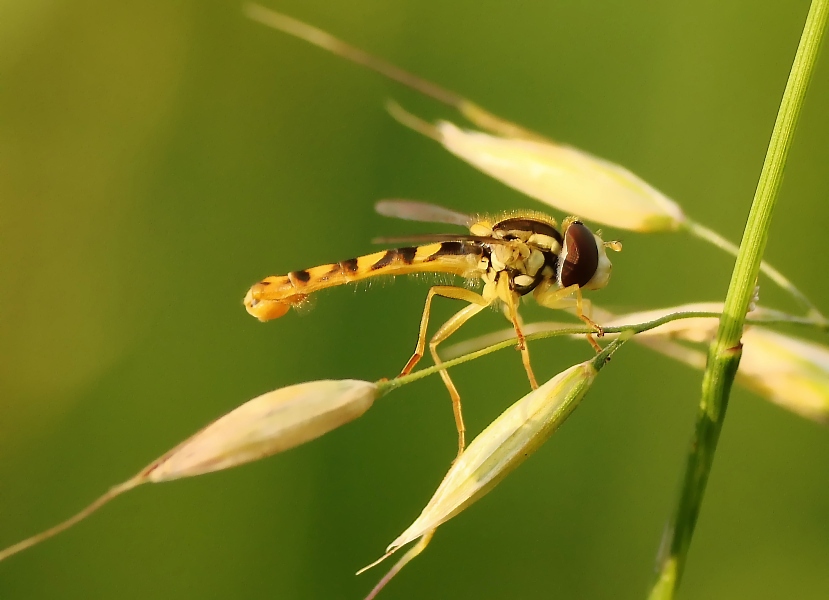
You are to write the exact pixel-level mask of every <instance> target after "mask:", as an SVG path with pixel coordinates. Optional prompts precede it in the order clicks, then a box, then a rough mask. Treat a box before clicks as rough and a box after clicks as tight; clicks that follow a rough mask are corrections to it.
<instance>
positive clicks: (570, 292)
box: [244, 200, 621, 456]
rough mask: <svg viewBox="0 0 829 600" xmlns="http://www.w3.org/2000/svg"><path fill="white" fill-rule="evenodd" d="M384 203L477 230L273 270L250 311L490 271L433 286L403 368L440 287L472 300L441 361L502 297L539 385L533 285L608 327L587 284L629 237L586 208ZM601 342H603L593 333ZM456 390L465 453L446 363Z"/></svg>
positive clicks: (270, 313) (386, 209)
mask: <svg viewBox="0 0 829 600" xmlns="http://www.w3.org/2000/svg"><path fill="white" fill-rule="evenodd" d="M376 209H377V212H378V213H380V214H381V215H384V216H388V217H395V218H400V219H407V220H414V221H427V222H432V223H443V224H449V225H460V226H463V227H467V228H468V230H469V233H468V234H454V233H449V234H437V235H424V236H415V237H408V238H397V239H385V240H381V241H383V242H386V243H398V242H400V243H403V242H409V243H418V244H420V245H417V246H406V247H400V248H393V249H390V250H384V251H380V252H375V253H374V254H367V255H365V256H360V257H358V258H351V259H348V260H343V261H340V262H336V263H331V264H327V265H321V266H318V267H313V268H310V269H303V270H301V271H292V272H290V273H288V274H287V275H277V276H271V277H267V278H265V279H263V280H262V281H260V282H259V283H256V284H254V285H253V287H251V288H250V290H249V291H248V293H247V295H246V296H245V299H244V304H245V308H246V309H247V311H248V312H249V313H250V314H251V315H253V316H254V317H256V318H258V319H259V320H260V321H269V320H271V319H276V318H278V317H281V316H283V315H284V314H285V313H287V312H288V309H290V308H291V307H297V306H300V305H302V304H303V303H304V302H305V301H306V300H307V298H308V296H309V295H310V294H313V293H314V292H316V291H318V290H322V289H325V288H329V287H334V286H337V285H342V284H345V283H352V282H356V281H360V280H363V279H366V278H369V277H375V276H380V275H405V274H410V273H449V274H452V275H458V276H460V277H464V278H466V279H470V280H479V279H480V280H481V281H482V282H483V289H482V290H481V292H480V293H478V292H475V291H473V290H471V289H467V288H464V287H458V286H452V285H436V286H433V287H432V288H430V289H429V292H428V294H427V296H426V305H425V307H424V309H423V316H422V317H421V320H420V331H419V334H418V338H417V345H416V346H415V351H414V354H413V355H412V357H411V358H410V359H409V361H408V362H407V363H406V366H405V367H404V368H403V370H402V371H401V373H400V375H399V376H403V375H406V374H408V373H410V372H411V371H412V369H414V367H415V365H417V363H418V361H419V360H420V359H421V358H422V357H423V353H424V351H425V347H426V332H427V328H428V324H429V314H430V311H431V306H432V300H433V299H434V297H435V296H442V297H444V298H455V299H457V300H462V301H464V302H466V303H467V305H466V306H465V307H464V308H462V309H461V310H459V311H458V312H457V313H455V314H454V315H453V316H452V317H451V318H450V319H449V320H448V321H446V323H444V324H443V325H442V326H441V327H440V328H439V329H438V331H437V332H436V333H435V334H434V335H433V336H432V338H431V339H430V341H429V350H430V352H431V355H432V358H433V359H434V361H435V363H436V364H440V363H441V360H440V357H439V356H438V353H437V347H438V345H439V344H440V343H441V342H443V341H444V340H446V339H447V338H448V337H449V336H451V335H452V334H453V333H455V332H456V331H457V330H458V329H460V327H461V326H462V325H463V324H464V323H466V322H467V321H468V320H469V319H470V318H472V317H473V316H475V315H476V314H478V313H479V312H481V311H482V310H483V309H484V308H486V307H488V306H492V305H494V304H495V305H500V306H501V307H502V308H503V311H504V313H505V315H506V316H507V318H508V319H509V320H510V321H511V322H512V325H513V327H514V328H515V334H516V337H517V338H518V349H519V350H520V351H521V358H522V360H523V363H524V368H525V370H526V372H527V377H528V378H529V380H530V385H531V386H532V387H533V389H535V388H537V387H538V384H537V383H536V379H535V375H534V374H533V370H532V366H531V365H530V355H529V350H528V349H527V344H526V341H525V339H524V334H523V333H522V332H521V322H520V320H519V316H518V302H519V300H520V299H521V297H522V296H526V295H528V294H530V293H532V295H533V297H534V298H535V300H536V302H537V303H538V304H540V305H541V306H545V307H548V308H572V307H575V311H576V316H578V318H579V319H581V320H582V321H584V322H585V323H587V324H588V325H590V326H591V327H592V328H593V329H594V331H595V333H597V334H598V335H599V336H601V335H603V331H602V328H601V327H600V326H599V325H598V324H596V323H594V322H593V321H592V320H591V319H590V317H589V316H588V315H587V314H585V311H584V304H585V301H584V300H583V299H582V289H585V290H597V289H601V288H603V287H605V286H606V285H607V283H608V281H609V279H610V271H611V264H610V260H609V259H608V257H607V253H606V249H607V248H610V249H612V250H615V251H619V250H621V244H620V243H619V242H605V241H603V240H602V238H601V237H600V232H599V233H594V232H593V231H591V230H590V229H589V228H588V227H587V226H586V225H585V224H584V223H582V222H581V221H579V220H578V219H577V218H576V217H567V218H566V219H564V221H563V222H562V224H561V228H559V227H558V225H557V223H556V221H555V220H554V219H553V218H551V217H549V216H548V215H545V214H544V213H540V212H536V211H515V212H512V213H509V214H506V215H501V216H499V217H497V218H491V217H486V216H469V215H465V214H461V213H458V212H455V211H453V210H450V209H447V208H443V207H440V206H435V205H432V204H427V203H425V202H416V201H409V200H384V201H381V202H379V203H378V204H377V206H376ZM587 337H588V340H589V341H590V343H591V345H592V346H593V347H594V349H596V350H597V351H598V350H599V349H600V348H599V345H598V344H597V343H596V341H595V340H594V339H593V337H592V336H591V335H590V334H588V336H587ZM440 375H441V377H442V378H443V382H444V384H445V385H446V388H447V389H448V390H449V395H450V397H451V399H452V407H453V411H454V414H455V425H456V427H457V430H458V456H460V454H461V453H462V452H463V449H464V446H465V436H464V432H465V427H464V424H463V415H462V413H461V401H460V395H459V394H458V391H457V389H456V387H455V385H454V383H452V379H451V378H450V377H449V373H448V372H447V371H446V370H443V371H440Z"/></svg>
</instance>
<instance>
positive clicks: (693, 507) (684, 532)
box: [650, 0, 829, 600]
mask: <svg viewBox="0 0 829 600" xmlns="http://www.w3.org/2000/svg"><path fill="white" fill-rule="evenodd" d="M827 18H829V0H812V4H811V6H810V8H809V14H808V16H807V17H806V24H805V25H804V28H803V33H802V35H801V38H800V44H799V45H798V48H797V53H796V55H795V58H794V63H793V64H792V69H791V72H790V74H789V79H788V82H787V83H786V89H785V91H784V92H783V98H782V100H781V102H780V109H779V110H778V113H777V119H776V121H775V124H774V130H773V131H772V135H771V141H770V142H769V147H768V150H767V152H766V158H765V161H764V163H763V169H762V171H761V172H760V180H759V182H758V184H757V190H756V192H755V194H754V201H753V202H752V204H751V210H750V212H749V215H748V222H747V224H746V228H745V231H744V233H743V239H742V242H741V244H740V251H739V253H738V254H737V260H736V263H735V265H734V271H733V272H732V275H731V282H730V284H729V286H728V293H727V295H726V298H725V306H724V309H723V314H722V316H721V317H720V323H719V328H718V330H717V337H716V339H715V340H714V342H712V344H711V346H710V348H709V352H708V365H707V368H706V371H705V375H704V376H703V382H702V397H701V399H700V404H699V411H698V413H697V422H696V430H695V432H694V436H693V439H692V441H691V449H690V452H689V454H688V461H687V464H686V468H685V475H684V478H683V483H682V488H681V492H680V496H679V499H678V503H677V506H676V509H675V512H674V516H673V518H672V520H671V522H670V523H669V526H668V530H667V531H666V535H665V536H664V538H663V555H662V556H661V557H660V559H659V563H658V574H657V575H658V576H657V580H656V583H655V584H654V586H653V588H652V590H651V593H650V600H669V599H671V598H673V596H674V593H675V591H676V589H677V587H678V585H679V582H680V580H681V578H682V572H683V570H684V567H685V561H686V557H687V554H688V548H689V547H690V545H691V538H692V536H693V533H694V526H695V525H696V522H697V517H698V515H699V511H700V507H701V505H702V499H703V495H704V493H705V485H706V483H707V481H708V476H709V474H710V472H711V466H712V464H713V462H714V454H715V452H716V449H717V441H718V440H719V437H720V432H721V431H722V426H723V421H724V419H725V413H726V408H727V407H728V397H729V394H730V391H731V386H732V384H733V383H734V377H735V375H736V373H737V368H738V366H739V364H740V358H741V356H742V344H741V342H740V340H741V338H742V334H743V326H744V324H745V320H746V313H747V312H748V307H749V303H750V302H751V297H752V294H753V293H754V287H755V285H756V282H757V276H758V274H759V272H760V262H761V260H762V258H763V251H764V250H765V247H766V242H767V240H768V234H769V229H770V226H771V217H772V213H773V210H774V206H775V204H776V202H777V196H778V192H779V190H780V185H781V183H782V180H783V169H784V167H785V164H786V158H787V156H788V153H789V148H790V147H791V143H792V138H793V136H794V131H795V126H796V125H797V120H798V117H799V115H800V109H801V107H802V105H803V99H804V97H805V95H806V89H807V88H808V85H809V80H810V79H811V76H812V72H813V70H814V66H815V63H816V61H817V56H818V51H819V49H820V43H821V40H822V38H823V33H824V31H825V29H826V22H827Z"/></svg>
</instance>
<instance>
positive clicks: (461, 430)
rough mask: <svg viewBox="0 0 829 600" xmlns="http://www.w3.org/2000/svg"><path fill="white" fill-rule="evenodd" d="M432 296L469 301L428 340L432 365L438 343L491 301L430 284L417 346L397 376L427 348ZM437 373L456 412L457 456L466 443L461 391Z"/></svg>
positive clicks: (436, 357) (438, 359) (478, 295)
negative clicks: (447, 391) (428, 341)
mask: <svg viewBox="0 0 829 600" xmlns="http://www.w3.org/2000/svg"><path fill="white" fill-rule="evenodd" d="M435 296H443V297H444V298H455V299H457V300H465V301H467V302H469V306H466V307H464V308H462V309H461V310H460V311H458V312H457V313H455V314H454V315H453V316H452V317H451V318H450V319H449V320H448V321H446V323H444V324H443V325H442V326H441V327H440V329H438V331H437V332H436V333H435V335H434V336H433V337H432V339H431V341H430V343H429V349H430V350H431V353H432V357H433V358H434V360H435V364H440V363H441V360H440V357H439V356H438V353H437V345H438V344H440V343H441V342H442V341H443V340H445V339H446V338H448V337H449V336H450V335H452V334H453V333H455V332H456V331H457V330H458V329H460V327H461V325H463V324H464V323H466V321H468V320H469V319H470V318H472V317H473V316H474V315H476V314H478V313H479V312H481V311H482V310H483V309H484V308H486V307H487V306H489V305H490V303H491V302H490V301H488V300H485V299H484V298H483V296H481V295H480V294H477V293H475V292H473V291H472V290H467V289H464V288H459V287H455V286H450V285H436V286H434V287H432V288H431V289H430V290H429V293H428V294H427V296H426V306H425V307H424V308H423V316H422V317H421V319H420V332H419V334H418V337H417V346H415V351H414V354H412V357H411V358H410V359H409V362H407V363H406V366H405V367H403V371H401V373H400V375H399V376H398V377H402V376H404V375H408V374H409V373H410V372H411V371H412V369H414V368H415V366H416V365H417V363H418V362H419V361H420V359H421V358H423V352H424V350H425V347H426V332H427V329H428V327H429V315H430V312H431V309H432V299H433V298H434V297H435ZM440 376H441V378H442V379H443V383H444V385H446V389H448V390H449V396H450V398H451V399H452V411H453V412H454V414H455V426H456V427H457V429H458V456H460V455H461V453H462V452H463V449H464V447H465V445H466V436H465V432H466V427H465V426H464V424H463V413H462V412H461V397H460V394H458V390H457V388H455V384H454V383H453V382H452V379H451V378H450V377H449V374H448V373H447V372H446V371H441V372H440Z"/></svg>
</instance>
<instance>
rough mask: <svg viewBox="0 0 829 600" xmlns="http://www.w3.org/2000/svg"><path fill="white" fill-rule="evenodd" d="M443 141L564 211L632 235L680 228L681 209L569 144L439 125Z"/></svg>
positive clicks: (501, 178)
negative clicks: (626, 231)
mask: <svg viewBox="0 0 829 600" xmlns="http://www.w3.org/2000/svg"><path fill="white" fill-rule="evenodd" d="M437 131H438V133H439V141H440V142H441V143H442V144H443V146H444V147H445V148H446V149H447V150H449V152H451V153H452V154H454V155H455V156H457V157H459V158H461V159H462V160H465V161H466V162H468V163H469V164H471V165H473V166H474V167H476V168H478V169H480V170H481V171H483V172H484V173H486V174H487V175H490V176H491V177H494V178H495V179H497V180H498V181H500V182H501V183H504V184H506V185H508V186H510V187H512V188H514V189H516V190H518V191H520V192H523V193H524V194H527V195H528V196H530V197H531V198H535V199H537V200H540V201H541V202H544V203H545V204H548V205H550V206H552V207H554V208H556V209H558V210H560V211H562V212H565V213H568V214H574V215H579V216H580V217H582V218H584V219H586V220H588V221H592V222H594V223H602V224H604V225H609V226H611V227H617V228H619V229H628V230H632V231H664V230H676V229H679V228H681V227H682V226H683V224H684V223H685V221H686V217H685V214H684V213H683V212H682V209H681V208H680V207H679V205H678V204H677V203H676V202H674V201H673V200H671V199H670V198H668V197H667V196H665V195H664V194H662V192H660V191H659V190H657V189H656V188H654V187H652V186H651V185H649V184H648V183H647V182H645V181H644V180H642V179H640V178H639V177H637V176H636V175H634V174H633V173H631V172H630V171H628V170H627V169H625V168H624V167H621V166H619V165H617V164H614V163H612V162H609V161H606V160H603V159H601V158H598V157H596V156H593V155H591V154H588V153H587V152H582V151H581V150H577V149H576V148H573V147H571V146H565V145H561V144H555V143H553V142H544V141H540V140H530V139H517V138H506V137H499V136H495V135H490V134H487V133H482V132H479V131H470V130H465V129H460V128H459V127H456V126H455V125H453V124H452V123H449V122H446V121H441V122H439V123H438V124H437Z"/></svg>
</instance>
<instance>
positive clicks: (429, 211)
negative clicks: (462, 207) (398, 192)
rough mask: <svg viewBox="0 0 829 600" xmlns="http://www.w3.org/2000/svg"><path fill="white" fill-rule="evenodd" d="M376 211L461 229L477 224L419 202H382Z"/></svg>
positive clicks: (449, 211)
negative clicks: (455, 226) (456, 226)
mask: <svg viewBox="0 0 829 600" xmlns="http://www.w3.org/2000/svg"><path fill="white" fill-rule="evenodd" d="M374 209H375V210H376V211H377V212H378V213H379V214H381V215H383V216H384V217H392V218H395V219H405V220H407V221H423V222H426V223H446V224H449V225H459V226H461V227H469V226H470V225H472V224H473V223H474V222H475V219H474V218H473V217H471V216H470V215H465V214H463V213H459V212H455V211H454V210H451V209H449V208H443V207H442V206H437V205H435V204H429V203H428V202H419V201H417V200H381V201H380V202H378V203H377V204H376V205H375V206H374Z"/></svg>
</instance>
